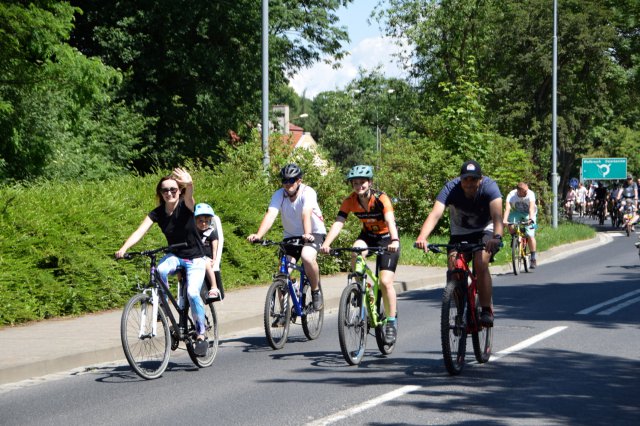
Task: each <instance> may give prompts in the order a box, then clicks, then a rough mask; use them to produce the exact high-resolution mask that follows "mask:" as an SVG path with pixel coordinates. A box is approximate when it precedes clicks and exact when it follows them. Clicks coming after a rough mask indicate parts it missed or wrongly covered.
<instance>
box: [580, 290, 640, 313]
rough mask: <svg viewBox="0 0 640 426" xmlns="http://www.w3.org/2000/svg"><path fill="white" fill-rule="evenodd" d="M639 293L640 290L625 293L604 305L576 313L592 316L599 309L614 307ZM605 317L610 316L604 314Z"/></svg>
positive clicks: (605, 302) (600, 304)
mask: <svg viewBox="0 0 640 426" xmlns="http://www.w3.org/2000/svg"><path fill="white" fill-rule="evenodd" d="M638 293H640V290H634V291H631V292H629V293H625V294H623V295H622V296H618V297H614V298H613V299H609V300H607V301H604V302H602V303H599V304H597V305H594V306H591V307H588V308H586V309H583V310H581V311H580V312H578V313H576V315H587V314H590V313H591V312H593V311H597V310H598V309H600V308H603V307H605V306H607V305H613V304H614V303H616V302H619V301H621V300H624V299H627V298H629V297H631V296H635V295H636V294H638ZM626 306H628V305H626ZM620 309H622V308H620ZM605 312H606V311H605ZM613 312H615V311H613ZM603 315H608V314H603Z"/></svg>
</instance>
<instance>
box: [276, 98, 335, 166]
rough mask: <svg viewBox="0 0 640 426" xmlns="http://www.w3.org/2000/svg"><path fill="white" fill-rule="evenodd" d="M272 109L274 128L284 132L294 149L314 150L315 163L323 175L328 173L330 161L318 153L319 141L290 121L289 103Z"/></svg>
mask: <svg viewBox="0 0 640 426" xmlns="http://www.w3.org/2000/svg"><path fill="white" fill-rule="evenodd" d="M271 110H272V112H273V115H274V116H275V119H274V130H275V131H277V132H280V133H282V135H283V137H284V138H285V140H286V141H288V142H289V145H290V146H291V148H292V150H294V149H299V148H302V149H306V150H309V151H311V152H313V157H314V160H313V163H314V165H315V166H316V167H318V168H319V169H320V170H321V171H322V174H323V175H325V174H327V172H328V168H329V163H328V162H327V160H325V159H323V158H322V157H321V156H320V154H319V153H318V143H317V142H316V141H315V139H313V136H311V133H309V132H305V131H304V129H303V128H302V127H300V126H296V125H295V124H293V123H291V122H290V121H289V120H290V118H289V105H274V106H273V107H272V109H271Z"/></svg>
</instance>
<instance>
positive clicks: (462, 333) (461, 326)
mask: <svg viewBox="0 0 640 426" xmlns="http://www.w3.org/2000/svg"><path fill="white" fill-rule="evenodd" d="M466 304H467V294H466V291H465V289H464V286H463V285H461V284H460V283H457V282H455V281H449V282H448V283H447V285H446V287H445V288H444V292H443V293H442V311H441V316H440V340H441V342H442V356H443V358H444V366H445V367H446V369H447V371H448V372H449V374H451V375H453V376H455V375H458V374H460V373H461V372H462V369H463V368H464V355H465V351H466V348H467V328H466V323H465V318H464V308H465V306H466Z"/></svg>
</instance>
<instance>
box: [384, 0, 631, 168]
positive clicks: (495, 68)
mask: <svg viewBox="0 0 640 426" xmlns="http://www.w3.org/2000/svg"><path fill="white" fill-rule="evenodd" d="M559 10H560V12H559V14H560V24H559V43H558V47H559V52H558V64H559V70H558V88H559V92H558V105H559V109H558V114H559V116H558V124H559V133H558V136H559V137H558V146H559V161H560V173H561V175H562V176H563V180H564V179H566V177H567V176H568V175H569V174H571V173H574V172H575V168H576V167H577V160H578V159H579V158H580V157H581V156H582V155H584V154H585V153H586V152H587V151H588V150H589V149H590V147H591V146H593V145H596V146H598V145H599V144H600V143H601V141H600V140H599V139H598V138H597V137H596V135H597V134H602V132H601V131H599V132H596V131H595V130H596V129H599V128H607V129H611V128H615V126H617V124H618V123H619V122H624V123H626V124H627V125H630V126H635V121H634V119H633V118H635V117H637V111H638V106H637V105H638V103H637V102H635V97H636V96H637V95H635V93H637V90H635V89H636V88H637V84H638V79H637V77H635V75H637V74H634V72H633V71H634V70H635V69H636V68H637V63H636V62H637V59H636V58H637V57H638V56H637V51H638V45H639V44H638V36H637V34H638V31H637V29H638V24H637V22H638V17H639V16H640V7H639V5H638V2H637V1H634V0H627V1H624V2H622V3H620V2H614V1H607V2H602V1H598V0H586V1H577V0H565V1H562V2H560V3H559ZM379 16H381V17H384V18H386V19H387V31H388V32H389V34H391V35H394V34H395V35H400V34H406V36H407V37H408V38H409V40H410V41H411V42H412V44H413V45H414V46H415V47H416V48H415V51H414V54H415V56H414V60H415V64H416V66H415V72H414V75H415V76H416V77H417V78H419V81H420V83H419V84H420V87H421V88H422V89H423V91H424V93H425V94H426V93H432V92H433V91H434V90H435V87H436V86H437V85H438V84H441V83H448V82H452V81H455V79H456V78H457V77H458V76H460V75H464V74H465V72H466V70H467V68H468V66H469V64H468V63H467V62H466V60H467V58H468V57H469V56H470V55H471V54H473V55H474V57H475V59H476V60H475V63H474V67H475V69H476V70H477V76H478V83H479V85H480V87H484V88H486V89H488V90H489V92H488V95H487V97H486V100H485V106H486V114H487V119H488V121H489V122H491V123H492V124H493V125H494V126H495V128H496V130H497V131H498V133H500V134H502V135H507V136H508V135H512V136H514V137H516V138H517V139H518V140H519V141H520V143H521V145H522V146H523V147H526V148H527V149H529V150H530V151H531V152H532V158H533V161H534V163H535V164H536V165H537V168H538V170H537V175H538V178H539V179H542V180H548V178H549V173H550V170H551V166H550V159H551V146H550V141H551V95H552V85H551V80H552V69H551V65H552V61H551V59H552V57H551V35H552V24H553V19H552V7H551V4H550V2H549V1H547V0H526V1H519V0H518V1H516V0H504V1H496V0H472V1H467V0H443V1H427V2H424V1H417V0H391V2H390V7H389V9H387V10H386V11H380V12H379ZM441 101H446V99H443V98H439V99H436V100H435V101H434V102H431V103H429V102H425V103H424V105H425V106H426V107H431V108H434V109H435V110H438V109H440V108H441V107H442V105H441V104H440V105H439V104H438V102H441ZM632 117H633V118H632ZM632 123H633V124H632Z"/></svg>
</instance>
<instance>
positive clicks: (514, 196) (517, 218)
mask: <svg viewBox="0 0 640 426" xmlns="http://www.w3.org/2000/svg"><path fill="white" fill-rule="evenodd" d="M537 214H538V207H537V206H536V194H535V193H534V192H533V191H532V190H530V189H529V185H527V184H526V183H525V182H520V183H518V186H517V187H516V189H514V190H512V191H511V192H509V194H507V198H506V203H505V208H504V215H503V216H502V217H505V218H506V219H507V222H522V221H525V220H528V221H529V224H530V225H531V226H528V227H527V231H526V232H527V236H528V237H529V253H531V265H530V266H529V267H530V268H531V269H534V268H536V267H537V266H538V262H537V261H536V238H535V234H536V231H535V228H534V226H533V225H534V224H535V222H536V215H537ZM509 232H510V233H511V235H512V236H513V234H514V233H515V228H514V226H513V225H509Z"/></svg>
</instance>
